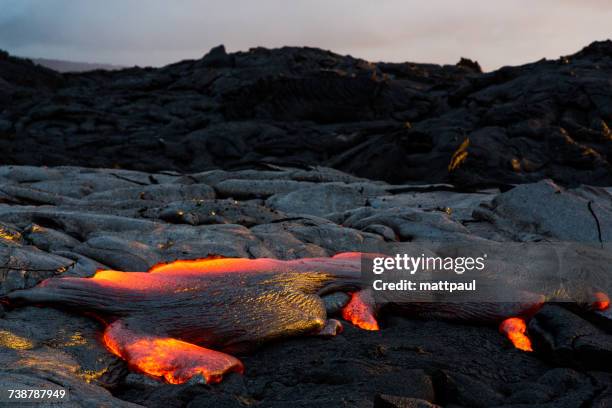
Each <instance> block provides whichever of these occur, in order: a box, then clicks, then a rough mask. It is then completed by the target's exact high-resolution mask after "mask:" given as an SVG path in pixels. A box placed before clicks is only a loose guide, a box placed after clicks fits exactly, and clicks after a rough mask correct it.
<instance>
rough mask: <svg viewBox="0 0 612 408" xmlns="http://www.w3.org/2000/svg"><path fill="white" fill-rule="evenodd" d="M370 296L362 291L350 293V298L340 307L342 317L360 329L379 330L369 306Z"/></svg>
mask: <svg viewBox="0 0 612 408" xmlns="http://www.w3.org/2000/svg"><path fill="white" fill-rule="evenodd" d="M370 298H371V296H368V295H366V294H364V292H363V291H362V292H355V293H352V294H351V300H350V301H349V303H348V304H347V305H346V306H344V309H342V318H343V319H344V320H348V321H349V322H351V323H353V324H354V325H355V326H357V327H359V328H360V329H364V330H380V328H379V327H378V322H377V321H376V318H375V317H374V310H373V309H372V306H371V303H373V302H371V301H372V300H373V299H370Z"/></svg>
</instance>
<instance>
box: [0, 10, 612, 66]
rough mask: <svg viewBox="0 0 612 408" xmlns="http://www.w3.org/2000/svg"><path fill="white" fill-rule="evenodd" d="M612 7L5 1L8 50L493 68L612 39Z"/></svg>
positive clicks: (79, 57)
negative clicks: (302, 56) (341, 58)
mask: <svg viewBox="0 0 612 408" xmlns="http://www.w3.org/2000/svg"><path fill="white" fill-rule="evenodd" d="M611 21H612V0H368V1H363V0H218V1H209V0H199V1H198V0H178V1H171V0H100V1H94V0H0V49H4V50H7V51H9V52H10V53H11V54H14V55H19V56H27V57H33V58H35V57H38V58H51V59H62V60H69V61H79V62H94V63H111V64H118V65H126V66H128V65H140V66H147V65H151V66H161V65H165V64H169V63H172V62H176V61H179V60H182V59H193V58H199V57H201V56H202V55H204V54H205V53H206V52H207V51H208V50H209V49H210V48H212V47H214V46H216V45H219V44H224V45H225V46H226V48H227V50H228V51H231V52H233V51H246V50H248V49H249V48H251V47H255V46H264V47H269V48H273V47H280V46H284V45H293V46H298V45H303V46H312V47H319V48H323V49H329V50H332V51H334V52H337V53H340V54H350V55H353V56H354V57H360V58H364V59H367V60H370V61H392V62H402V61H412V62H432V63H439V64H454V63H456V62H457V61H459V59H460V58H461V57H468V58H472V59H474V60H477V61H479V63H480V64H481V66H482V67H483V68H484V69H485V70H492V69H496V68H499V67H500V66H503V65H518V64H522V63H527V62H531V61H536V60H539V59H541V58H544V57H545V58H551V59H554V58H558V57H559V56H561V55H568V54H572V53H574V52H576V51H578V50H580V49H581V48H582V47H584V46H586V45H588V44H589V43H591V42H592V41H595V40H603V39H606V38H610V37H612V24H611V23H610V22H611Z"/></svg>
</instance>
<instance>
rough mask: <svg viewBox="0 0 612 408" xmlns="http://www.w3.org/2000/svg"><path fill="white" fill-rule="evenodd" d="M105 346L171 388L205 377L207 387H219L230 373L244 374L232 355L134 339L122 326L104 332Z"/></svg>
mask: <svg viewBox="0 0 612 408" xmlns="http://www.w3.org/2000/svg"><path fill="white" fill-rule="evenodd" d="M103 340H104V344H105V345H106V347H107V348H108V349H109V350H110V351H111V352H112V353H113V354H115V355H116V356H118V357H120V358H123V359H124V360H127V361H128V362H129V364H130V366H131V367H133V368H135V369H137V370H139V371H141V372H143V373H146V374H149V375H151V376H154V377H163V378H164V379H165V380H166V381H168V382H169V383H170V384H182V383H184V382H186V381H188V380H189V379H190V378H191V377H193V376H194V375H197V374H202V376H203V377H204V379H205V380H206V383H207V384H212V383H218V382H221V380H222V379H223V374H225V373H228V372H237V373H241V374H242V373H243V372H244V366H243V365H242V363H241V362H240V360H238V359H237V358H235V357H232V356H230V355H229V354H225V353H221V352H218V351H214V350H209V349H207V348H204V347H200V346H197V345H195V344H191V343H187V342H185V341H181V340H177V339H173V338H169V337H166V338H160V337H153V336H134V335H133V334H132V333H130V332H129V331H128V330H125V328H124V327H122V325H121V324H117V323H115V324H112V325H110V326H109V327H108V328H107V329H106V331H105V332H104V337H103Z"/></svg>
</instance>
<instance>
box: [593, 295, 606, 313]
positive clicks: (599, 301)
mask: <svg viewBox="0 0 612 408" xmlns="http://www.w3.org/2000/svg"><path fill="white" fill-rule="evenodd" d="M591 307H592V308H593V309H594V310H606V309H607V308H608V307H610V298H609V297H608V295H606V294H605V293H603V292H596V293H595V301H594V302H593V303H591Z"/></svg>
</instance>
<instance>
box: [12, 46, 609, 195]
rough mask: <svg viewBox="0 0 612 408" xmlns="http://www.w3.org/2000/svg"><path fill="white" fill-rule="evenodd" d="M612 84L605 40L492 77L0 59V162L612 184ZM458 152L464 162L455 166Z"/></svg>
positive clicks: (323, 65)
mask: <svg viewBox="0 0 612 408" xmlns="http://www.w3.org/2000/svg"><path fill="white" fill-rule="evenodd" d="M611 75H612V42H610V41H604V42H596V43H593V44H591V45H590V46H588V47H586V48H585V49H583V50H582V51H580V52H578V53H576V54H574V55H571V56H567V57H562V58H560V59H558V60H554V61H546V60H542V61H538V62H535V63H531V64H527V65H523V66H518V67H504V68H501V69H499V70H497V71H494V72H489V73H482V72H481V71H480V68H479V66H478V64H477V63H474V62H472V61H469V60H466V59H463V60H462V61H460V62H459V63H458V64H457V65H445V66H438V65H432V64H413V63H371V62H367V61H364V60H360V59H357V58H353V57H345V56H340V55H337V54H334V53H331V52H328V51H323V50H319V49H314V48H281V49H274V50H269V49H264V48H256V49H252V50H249V51H248V52H238V53H235V54H227V53H226V52H225V49H224V48H223V47H217V48H214V49H213V50H211V51H210V53H208V54H207V55H206V56H204V57H203V58H201V59H199V60H192V61H182V62H179V63H176V64H172V65H168V66H166V67H163V68H159V69H152V68H130V69H125V70H121V71H113V72H105V71H94V72H88V73H80V74H63V75H62V74H58V73H54V72H53V71H50V70H48V69H45V68H42V67H39V66H35V65H33V64H29V63H27V62H26V61H23V60H19V59H16V58H11V57H9V56H8V55H6V54H1V55H0V149H1V151H2V152H3V155H2V158H1V162H2V163H4V164H27V165H78V166H86V167H107V168H109V167H110V168H123V169H135V170H143V171H149V172H157V171H167V170H175V171H182V172H198V171H204V170H209V169H214V168H220V169H240V168H256V167H257V166H265V165H266V164H270V163H272V164H284V165H286V164H293V165H315V164H316V165H325V166H327V167H332V168H336V169H340V170H342V171H345V172H347V173H350V174H354V175H357V176H361V177H367V178H369V179H376V180H385V181H388V182H394V183H407V182H418V183H440V182H452V183H453V184H455V185H459V186H463V187H475V186H482V185H496V186H498V185H503V184H509V183H523V182H533V181H537V180H540V179H543V178H551V179H553V180H555V181H557V182H558V183H560V184H563V185H577V184H580V183H588V184H594V185H610V184H612V171H611V166H610V160H611V157H612V132H611V130H610V123H611V121H612V83H611V82H610V76H611ZM466 140H469V143H467V144H466V145H465V147H464V148H463V149H460V146H461V145H462V143H464V142H465V141H466ZM455 152H458V155H455V157H456V158H457V157H459V155H460V154H461V153H467V155H465V154H463V155H461V156H465V160H463V161H459V163H458V165H457V166H455V167H454V169H453V170H452V171H449V164H450V163H451V158H452V157H453V154H454V153H455Z"/></svg>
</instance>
